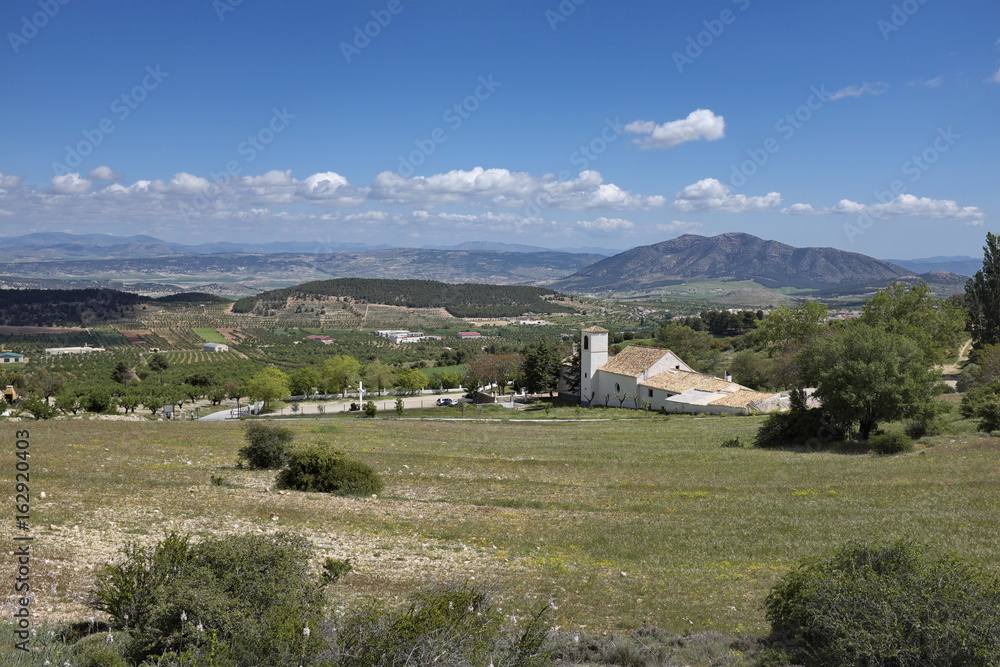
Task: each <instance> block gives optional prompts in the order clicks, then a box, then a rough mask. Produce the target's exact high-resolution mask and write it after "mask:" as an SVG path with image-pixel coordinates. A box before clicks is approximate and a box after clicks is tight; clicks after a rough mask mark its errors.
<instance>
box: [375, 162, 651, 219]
mask: <svg viewBox="0 0 1000 667" xmlns="http://www.w3.org/2000/svg"><path fill="white" fill-rule="evenodd" d="M369 196H370V198H371V199H373V200H378V201H382V202H384V203H387V204H405V205H411V206H418V207H421V208H429V207H434V206H443V205H447V204H488V205H493V206H502V207H528V206H533V207H536V208H538V209H542V208H553V209H564V210H584V209H600V208H610V209H617V210H632V209H647V208H654V207H657V206H662V205H663V204H664V203H665V200H664V198H663V197H661V196H653V197H647V196H643V195H637V194H633V193H631V192H628V191H627V190H623V189H621V188H620V187H618V186H617V185H614V184H613V183H604V179H603V177H602V176H601V174H600V173H598V172H596V171H583V172H581V173H580V175H579V176H578V177H577V178H575V179H572V180H568V181H560V180H558V178H556V176H555V175H554V174H545V175H544V176H534V175H532V174H528V173H524V172H512V171H509V170H507V169H483V168H482V167H476V168H474V169H471V170H468V171H465V170H454V171H449V172H447V173H444V174H434V175H432V176H414V177H412V178H405V177H403V176H400V175H399V174H396V173H394V172H390V171H384V172H382V173H381V174H379V175H378V176H376V177H375V180H374V181H372V184H371V188H370V193H369Z"/></svg>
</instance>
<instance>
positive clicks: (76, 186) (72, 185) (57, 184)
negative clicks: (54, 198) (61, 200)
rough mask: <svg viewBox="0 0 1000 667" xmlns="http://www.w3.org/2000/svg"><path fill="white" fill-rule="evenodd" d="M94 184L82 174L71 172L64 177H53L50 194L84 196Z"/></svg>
mask: <svg viewBox="0 0 1000 667" xmlns="http://www.w3.org/2000/svg"><path fill="white" fill-rule="evenodd" d="M91 185H92V183H91V182H90V181H88V180H87V179H86V178H80V174H78V173H76V172H75V171H74V172H70V173H68V174H63V175H62V176H53V177H52V185H51V186H50V187H49V192H51V193H52V194H56V195H82V194H83V193H85V192H87V190H89V189H90V186H91Z"/></svg>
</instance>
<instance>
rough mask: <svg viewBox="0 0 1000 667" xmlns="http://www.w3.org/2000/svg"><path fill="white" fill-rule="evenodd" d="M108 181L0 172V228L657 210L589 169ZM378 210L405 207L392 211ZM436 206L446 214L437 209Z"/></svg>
mask: <svg viewBox="0 0 1000 667" xmlns="http://www.w3.org/2000/svg"><path fill="white" fill-rule="evenodd" d="M113 173H114V172H111V170H109V169H108V170H105V169H103V168H102V169H99V170H94V171H92V172H91V175H92V176H93V178H92V179H91V178H84V177H82V176H81V175H80V174H78V173H71V174H66V175H63V176H57V177H55V178H53V179H52V182H51V185H50V186H49V187H48V188H47V189H41V188H38V187H35V186H30V187H23V186H22V185H21V184H22V181H23V179H22V177H20V176H10V175H4V174H0V186H3V187H6V188H14V187H18V188H19V190H18V196H14V193H13V190H11V191H8V190H5V189H2V188H0V204H2V206H0V208H2V209H3V210H4V212H5V213H4V216H5V217H4V220H5V221H7V220H9V219H11V218H9V216H11V215H13V216H15V217H14V218H13V219H19V220H23V221H24V222H25V223H31V224H34V225H35V226H36V227H37V228H49V229H62V228H65V227H66V226H67V225H71V226H73V227H74V228H76V227H79V228H92V229H97V228H100V229H104V230H111V229H114V228H115V227H116V226H120V229H121V230H122V231H123V232H128V233H133V232H134V231H135V225H139V224H141V225H144V228H145V229H146V230H148V231H149V233H164V234H166V233H179V234H182V235H184V237H185V238H191V239H193V238H195V237H198V238H206V237H208V236H210V235H218V234H220V233H226V234H228V233H230V232H232V231H235V230H242V231H243V233H249V234H253V233H254V230H255V229H258V228H259V229H264V228H270V229H272V230H276V232H277V233H280V234H286V233H292V232H294V233H298V234H300V235H301V234H305V235H306V237H307V238H322V237H323V236H330V237H331V238H333V237H335V236H337V235H343V234H344V233H348V234H350V233H351V232H353V231H354V230H356V229H357V228H359V227H367V228H368V229H369V230H376V232H377V235H378V236H379V237H380V238H385V239H392V238H396V236H395V235H396V234H397V232H398V233H400V234H402V235H404V236H405V235H406V234H410V233H425V232H426V235H427V236H428V238H429V237H430V235H431V234H430V233H431V232H432V231H433V232H434V233H435V234H436V235H438V236H442V235H449V236H450V235H453V234H454V233H456V232H458V231H460V230H471V231H475V232H477V233H486V234H491V235H496V234H504V233H509V234H532V235H537V236H539V237H567V236H571V235H573V234H588V233H589V234H607V233H628V232H629V231H630V230H632V229H634V225H633V223H632V222H631V221H628V220H625V219H623V218H622V217H620V216H616V215H611V214H607V215H606V217H597V216H598V215H604V214H605V212H606V211H619V210H644V209H649V208H654V207H660V206H664V205H665V204H666V203H667V200H666V199H665V198H664V197H662V196H645V195H640V194H636V193H633V192H630V191H628V190H625V189H623V188H621V187H619V186H617V185H615V184H613V183H605V182H604V179H603V178H602V176H601V174H600V173H598V172H596V171H584V172H582V173H580V174H579V175H578V176H577V177H576V178H573V179H570V180H565V181H560V180H559V179H558V178H557V177H556V176H555V175H553V174H546V175H542V176H538V175H533V174H529V173H517V172H511V171H508V170H504V169H490V170H486V169H482V168H476V169H472V170H469V171H452V172H447V173H443V174H436V175H432V176H428V177H425V178H423V177H422V178H409V179H408V178H403V177H401V176H398V175H397V174H391V173H383V174H380V175H379V176H378V177H377V178H376V179H375V180H374V181H373V182H372V184H371V186H369V187H357V186H355V185H352V184H351V183H350V182H349V181H348V179H347V178H345V177H344V176H342V175H340V174H338V173H336V172H331V171H328V172H320V173H316V174H312V175H310V176H307V177H305V178H302V179H297V178H295V177H294V176H293V175H292V172H291V171H290V170H284V171H283V170H275V171H269V172H267V173H265V174H260V175H237V176H233V177H230V178H222V179H219V180H211V179H208V178H204V177H201V176H198V175H196V174H192V173H188V172H178V173H177V174H174V175H173V176H171V177H168V178H163V179H151V180H137V181H135V182H132V183H128V182H124V181H122V180H117V181H111V182H109V181H107V180H105V179H106V177H110V176H111V175H113ZM102 181H103V182H102ZM386 204H390V205H394V204H400V205H404V206H406V207H407V208H406V209H404V210H401V211H394V210H393V209H392V208H391V207H389V206H385V205H386ZM444 205H449V206H450V208H449V209H447V210H444V211H442V210H440V209H439V208H438V207H443V206H444ZM362 206H363V207H364V209H361V208H359V207H362ZM345 208H353V209H355V210H347V211H343V209H345ZM543 210H564V211H600V213H595V214H593V215H587V214H581V215H580V216H578V217H576V218H569V219H563V220H559V221H555V220H551V219H549V218H547V217H545V216H543V214H542V211H543ZM7 224H8V225H9V224H10V223H9V222H7Z"/></svg>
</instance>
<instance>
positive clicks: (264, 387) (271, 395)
mask: <svg viewBox="0 0 1000 667" xmlns="http://www.w3.org/2000/svg"><path fill="white" fill-rule="evenodd" d="M288 395H289V391H288V376H287V375H285V374H284V373H283V372H282V371H280V370H278V369H277V368H275V367H273V366H268V367H267V368H265V369H263V370H261V371H259V372H257V373H256V374H255V375H254V376H253V377H252V378H250V381H249V382H247V396H249V397H250V398H251V399H253V400H255V401H263V403H264V407H267V406H268V405H269V404H270V403H271V401H276V400H278V399H279V398H284V397H286V396H288Z"/></svg>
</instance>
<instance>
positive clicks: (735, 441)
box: [722, 438, 743, 449]
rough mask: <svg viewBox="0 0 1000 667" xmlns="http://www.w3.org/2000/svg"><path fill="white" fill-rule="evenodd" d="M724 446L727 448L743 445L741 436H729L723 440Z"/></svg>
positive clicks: (737, 447)
mask: <svg viewBox="0 0 1000 667" xmlns="http://www.w3.org/2000/svg"><path fill="white" fill-rule="evenodd" d="M722 446H723V447H726V448H732V449H739V448H741V447H743V443H742V442H740V439H739V438H729V439H728V440H723V441H722Z"/></svg>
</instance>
